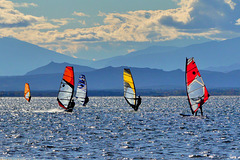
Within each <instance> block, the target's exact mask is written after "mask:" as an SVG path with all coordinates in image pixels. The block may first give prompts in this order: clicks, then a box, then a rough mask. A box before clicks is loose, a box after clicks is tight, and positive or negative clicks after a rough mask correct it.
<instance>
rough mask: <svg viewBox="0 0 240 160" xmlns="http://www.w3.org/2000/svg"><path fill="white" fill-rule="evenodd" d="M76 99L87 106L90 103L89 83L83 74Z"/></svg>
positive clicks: (80, 77) (79, 80)
mask: <svg viewBox="0 0 240 160" xmlns="http://www.w3.org/2000/svg"><path fill="white" fill-rule="evenodd" d="M76 98H77V99H78V101H80V102H81V103H82V105H83V106H85V105H86V104H87V103H88V96H87V81H86V77H85V75H83V74H81V75H80V76H79V78H78V85H77V92H76Z"/></svg>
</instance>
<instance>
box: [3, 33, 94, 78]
mask: <svg viewBox="0 0 240 160" xmlns="http://www.w3.org/2000/svg"><path fill="white" fill-rule="evenodd" d="M0 55H1V58H0V67H1V69H0V76H1V75H8V76H9V75H23V74H26V73H27V72H29V71H31V70H33V69H36V68H38V67H41V66H43V65H46V64H49V63H50V62H51V61H54V62H58V63H63V62H68V63H72V64H79V65H87V64H89V63H90V62H89V61H87V60H81V59H76V58H72V57H69V56H66V55H63V54H60V53H57V52H54V51H50V50H47V49H44V48H41V47H39V46H36V45H33V44H30V43H27V42H23V41H20V40H17V39H14V38H6V37H5V38H0Z"/></svg>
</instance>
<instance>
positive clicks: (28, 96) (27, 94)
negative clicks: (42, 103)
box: [24, 83, 31, 102]
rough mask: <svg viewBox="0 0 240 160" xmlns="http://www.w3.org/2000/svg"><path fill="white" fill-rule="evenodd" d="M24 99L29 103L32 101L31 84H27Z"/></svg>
mask: <svg viewBox="0 0 240 160" xmlns="http://www.w3.org/2000/svg"><path fill="white" fill-rule="evenodd" d="M24 98H25V99H26V100H27V101H28V102H30V101H31V93H30V87H29V84H28V83H25V89H24Z"/></svg>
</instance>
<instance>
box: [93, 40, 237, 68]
mask: <svg viewBox="0 0 240 160" xmlns="http://www.w3.org/2000/svg"><path fill="white" fill-rule="evenodd" d="M239 44H240V38H234V39H229V40H225V41H210V42H206V43H202V44H195V45H190V46H187V47H181V48H171V47H169V48H168V49H164V48H163V47H161V46H160V47H157V46H155V47H150V48H147V49H145V50H140V51H136V52H134V53H131V54H129V55H125V56H119V57H115V58H111V59H105V60H100V61H96V62H94V64H93V66H92V67H106V66H113V67H119V66H123V65H125V66H131V67H149V68H157V69H163V70H166V71H169V70H176V69H182V70H184V69H185V59H186V57H194V58H195V60H196V63H197V65H198V67H199V68H200V69H204V68H208V67H220V66H228V65H233V64H235V63H239V59H240V54H239V51H240V45H239ZM235 69H240V68H238V67H237V68H235ZM231 71H232V70H231Z"/></svg>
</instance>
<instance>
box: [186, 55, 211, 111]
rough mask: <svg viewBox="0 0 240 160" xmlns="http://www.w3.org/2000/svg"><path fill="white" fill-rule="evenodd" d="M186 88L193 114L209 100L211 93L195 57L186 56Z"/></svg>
mask: <svg viewBox="0 0 240 160" xmlns="http://www.w3.org/2000/svg"><path fill="white" fill-rule="evenodd" d="M186 88H187V96H188V102H189V104H190V108H191V111H192V114H194V113H195V112H197V110H198V109H199V108H200V107H201V106H202V105H203V104H204V103H205V102H206V101H207V100H208V97H209V94H208V91H207V88H206V86H205V84H204V82H203V79H202V77H201V75H200V72H199V70H198V68H197V65H196V63H195V61H194V58H189V59H188V58H186Z"/></svg>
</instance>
